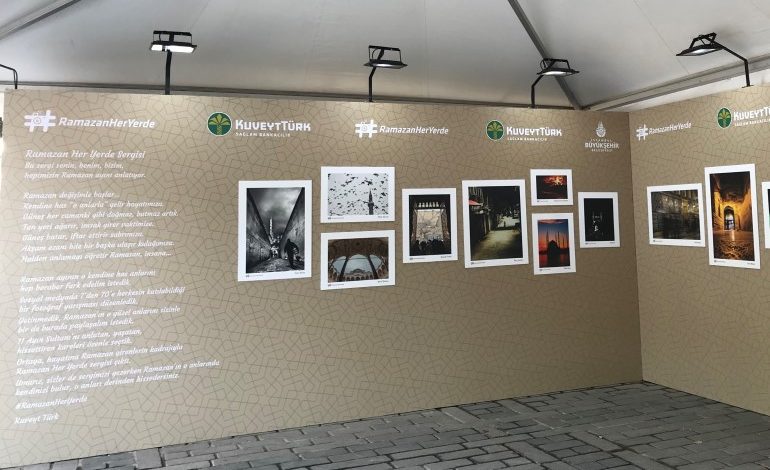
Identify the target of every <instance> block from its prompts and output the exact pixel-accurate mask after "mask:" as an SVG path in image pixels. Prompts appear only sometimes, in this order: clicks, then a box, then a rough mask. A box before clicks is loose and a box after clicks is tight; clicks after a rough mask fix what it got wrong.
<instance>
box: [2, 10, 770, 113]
mask: <svg viewBox="0 0 770 470" xmlns="http://www.w3.org/2000/svg"><path fill="white" fill-rule="evenodd" d="M2 6H3V8H2V9H0V63H2V64H5V65H9V66H12V67H15V68H16V69H17V70H18V71H19V77H20V80H21V82H22V87H31V86H40V85H45V86H63V87H69V86H77V87H86V88H120V89H136V90H142V89H144V90H147V89H150V90H156V91H157V90H158V89H159V88H160V87H161V86H162V84H163V80H164V75H163V69H164V64H165V62H164V56H163V55H162V54H159V53H153V52H151V51H149V49H148V48H149V43H150V41H151V39H152V31H153V30H155V29H164V30H179V31H190V32H192V34H193V42H195V43H196V44H198V46H199V47H198V50H197V51H196V52H195V53H194V54H192V55H182V54H175V55H174V59H173V64H172V84H173V88H174V89H175V90H177V91H176V93H188V92H206V91H209V92H213V93H224V92H242V93H265V94H286V93H290V94H291V93H293V94H300V95H317V96H339V97H348V98H353V97H361V96H364V95H365V94H366V93H367V83H368V82H367V79H368V73H369V69H368V68H366V67H363V63H364V62H365V61H366V59H367V46H368V45H369V44H375V45H385V46H394V47H400V48H401V49H402V51H403V57H404V61H405V62H406V63H407V64H409V66H408V67H407V68H405V69H402V70H381V71H378V72H377V73H376V75H375V77H374V92H375V96H380V97H383V98H406V99H411V100H416V101H444V100H447V101H465V102H483V103H499V104H508V105H526V104H528V103H529V92H530V85H531V84H532V82H533V81H534V79H535V78H536V75H535V72H536V71H537V70H538V64H539V62H540V59H541V58H542V56H541V55H540V52H539V51H538V48H537V47H536V45H535V44H534V43H533V40H532V38H531V35H532V34H531V33H533V31H528V30H527V27H526V26H525V25H524V23H526V22H527V21H524V23H523V22H522V19H521V18H520V17H519V16H517V14H516V12H515V7H516V6H519V7H520V9H521V12H522V13H523V15H524V16H526V19H527V20H528V22H529V23H530V24H531V26H532V29H533V30H534V35H535V36H536V37H537V38H539V41H540V42H541V46H542V49H543V50H544V51H545V52H546V53H547V54H550V55H551V56H552V57H558V58H566V59H569V61H570V63H571V65H572V66H573V67H574V68H577V69H579V70H580V72H581V73H580V74H578V75H575V76H573V77H568V78H566V79H564V82H563V83H565V84H566V86H567V87H568V88H569V90H571V93H572V94H573V95H574V97H575V98H576V100H577V102H578V104H579V106H580V107H591V108H594V109H601V108H607V109H613V108H614V109H634V108H639V107H644V106H647V105H650V104H660V103H662V102H666V100H674V99H681V97H682V96H688V97H689V96H692V95H697V94H707V93H710V92H713V91H714V90H719V89H722V88H724V87H725V86H736V84H737V86H740V84H742V81H741V80H740V79H738V80H733V81H727V82H725V81H724V80H729V79H730V78H733V77H736V76H740V75H741V74H742V67H739V65H740V62H739V61H738V60H737V59H736V58H735V57H733V56H731V55H730V54H728V53H726V52H718V53H714V54H710V55H708V56H705V57H676V56H675V54H676V53H677V52H679V51H680V50H682V49H683V48H685V47H686V46H688V45H689V43H690V40H691V38H692V37H693V36H695V35H698V34H702V33H709V32H712V31H713V32H716V33H717V34H718V37H717V39H718V40H719V41H720V42H722V43H723V44H725V45H727V46H728V47H730V48H732V49H733V50H735V51H737V52H739V53H741V54H743V55H744V56H746V57H748V58H749V59H751V61H752V66H753V68H754V69H767V68H770V1H767V0H733V1H730V2H725V1H723V0H677V1H670V0H613V1H608V0H580V1H576V0H473V1H469V0H465V1H461V0H388V1H378V2H374V1H372V0H303V1H298V2H286V1H285V0H283V1H279V0H251V1H244V0H217V1H212V0H130V1H128V0H79V1H78V0H3V2H2ZM4 73H6V72H5V71H0V80H3V81H5V82H7V81H8V80H10V73H8V76H5V75H3V74H4ZM693 77H694V78H693ZM753 78H754V80H755V81H756V82H762V81H768V74H766V73H762V72H761V71H760V72H759V73H757V74H756V75H755V76H753ZM715 81H716V83H710V82H715ZM703 83H706V84H707V85H706V86H698V87H697V88H693V86H694V85H702V84H703ZM690 88H692V89H690ZM682 89H688V91H686V92H681V90H682ZM673 92H680V93H673ZM669 93H673V94H669ZM682 93H684V95H683V94H682ZM661 94H667V95H668V96H663V97H660V96H659V95H661ZM651 98H654V99H651ZM537 102H538V104H539V105H549V106H571V104H570V101H569V98H568V97H567V95H565V93H564V92H563V90H562V89H561V88H560V86H559V85H558V83H557V82H556V80H554V79H551V78H546V79H544V80H542V81H541V82H540V83H539V85H538V87H537Z"/></svg>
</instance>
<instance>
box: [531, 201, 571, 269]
mask: <svg viewBox="0 0 770 470" xmlns="http://www.w3.org/2000/svg"><path fill="white" fill-rule="evenodd" d="M532 251H533V252H534V253H533V255H534V258H535V262H534V263H533V264H534V266H535V274H561V273H574V272H575V233H574V231H573V229H572V214H570V213H561V214H532Z"/></svg>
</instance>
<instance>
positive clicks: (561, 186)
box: [529, 170, 572, 206]
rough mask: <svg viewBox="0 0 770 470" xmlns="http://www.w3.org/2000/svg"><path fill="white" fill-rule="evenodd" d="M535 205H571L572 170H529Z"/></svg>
mask: <svg viewBox="0 0 770 470" xmlns="http://www.w3.org/2000/svg"><path fill="white" fill-rule="evenodd" d="M529 175H530V180H529V182H530V184H531V185H532V205H533V206H571V205H572V170H529Z"/></svg>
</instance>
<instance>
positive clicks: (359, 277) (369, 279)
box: [321, 230, 396, 290]
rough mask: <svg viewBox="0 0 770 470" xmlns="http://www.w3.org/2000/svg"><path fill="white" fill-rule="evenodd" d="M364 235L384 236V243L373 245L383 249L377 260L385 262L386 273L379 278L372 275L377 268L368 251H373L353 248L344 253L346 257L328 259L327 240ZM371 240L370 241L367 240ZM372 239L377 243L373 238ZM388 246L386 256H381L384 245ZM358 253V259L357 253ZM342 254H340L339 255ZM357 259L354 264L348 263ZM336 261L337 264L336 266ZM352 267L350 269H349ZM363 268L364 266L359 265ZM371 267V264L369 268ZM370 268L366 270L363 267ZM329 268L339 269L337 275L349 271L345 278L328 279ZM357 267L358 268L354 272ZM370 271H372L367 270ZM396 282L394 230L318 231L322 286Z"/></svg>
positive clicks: (361, 285) (353, 242) (389, 283)
mask: <svg viewBox="0 0 770 470" xmlns="http://www.w3.org/2000/svg"><path fill="white" fill-rule="evenodd" d="M366 239H380V240H379V242H381V239H385V240H386V242H385V243H387V247H382V246H378V247H376V249H380V250H382V251H381V253H380V255H378V258H379V262H380V263H382V262H383V261H384V262H387V277H385V278H378V277H377V276H375V275H374V273H375V271H376V270H377V269H378V268H379V266H376V265H375V264H374V260H372V259H371V256H370V255H373V254H374V253H357V252H354V251H355V250H354V249H353V248H350V249H348V251H347V252H346V253H345V259H341V260H338V259H335V260H330V259H329V256H330V253H329V244H330V243H331V242H335V241H340V240H342V241H345V240H349V241H351V245H354V244H355V241H356V240H366ZM370 243H371V242H370ZM375 243H378V241H377V240H375ZM385 248H386V249H387V253H388V254H387V260H383V259H382V256H381V255H383V254H384V249H385ZM359 256H360V259H358V257H359ZM340 257H342V254H341V255H340ZM351 263H357V264H351ZM337 264H339V265H340V266H337ZM351 268H353V269H351ZM359 268H363V269H359ZM371 268H374V270H372V269H371ZM367 270H368V271H369V273H367V272H366V271H367ZM330 271H335V272H336V271H338V274H339V275H340V276H345V275H346V273H349V274H350V276H348V278H347V279H345V280H330V279H329V277H330ZM357 271H358V272H357ZM370 273H371V274H370ZM395 284H396V232H395V230H370V231H363V232H332V233H322V234H321V290H336V289H353V288H357V287H381V286H393V285H395Z"/></svg>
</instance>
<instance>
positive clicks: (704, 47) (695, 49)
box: [677, 33, 751, 87]
mask: <svg viewBox="0 0 770 470" xmlns="http://www.w3.org/2000/svg"><path fill="white" fill-rule="evenodd" d="M716 51H726V52H729V53H730V54H732V55H734V56H735V57H737V58H739V59H741V60H742V61H743V70H744V72H745V74H746V86H747V87H749V86H751V80H749V61H748V60H746V58H745V57H743V56H742V55H740V54H736V53H735V51H732V50H730V49H728V48H727V47H725V46H724V45H722V44H720V43H718V42H717V33H709V34H701V35H700V36H697V37H695V38H693V40H692V42H691V43H690V47H688V48H687V49H685V50H683V51H682V52H680V53H679V54H677V56H679V57H691V56H698V55H706V54H711V53H712V52H716Z"/></svg>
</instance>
